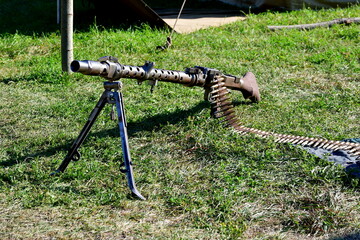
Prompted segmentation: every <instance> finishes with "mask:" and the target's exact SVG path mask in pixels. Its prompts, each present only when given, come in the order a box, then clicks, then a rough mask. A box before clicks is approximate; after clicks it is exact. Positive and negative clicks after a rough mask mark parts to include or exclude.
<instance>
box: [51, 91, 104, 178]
mask: <svg viewBox="0 0 360 240" xmlns="http://www.w3.org/2000/svg"><path fill="white" fill-rule="evenodd" d="M108 93H109V90H105V91H104V92H103V94H102V95H101V97H100V99H99V101H98V103H97V104H96V106H95V108H94V109H93V110H92V112H91V114H90V116H89V118H88V120H87V122H86V124H85V125H84V127H83V128H82V130H81V132H80V134H79V136H78V137H77V139H76V140H75V141H74V143H73V144H72V146H71V148H70V149H69V151H68V153H67V155H66V157H65V159H64V160H63V161H62V163H61V164H60V166H59V168H58V169H57V170H56V171H55V172H53V173H51V175H54V174H56V173H59V172H64V171H65V169H66V167H67V166H68V165H69V163H70V161H78V160H80V158H81V154H80V153H79V151H78V149H79V147H80V146H81V144H82V143H83V142H84V140H85V138H86V136H87V135H88V133H89V131H90V129H91V127H92V126H93V124H94V122H95V120H96V118H97V117H98V116H99V114H100V112H101V110H102V109H103V108H104V106H105V104H106V103H107V101H108V100H107V97H108Z"/></svg>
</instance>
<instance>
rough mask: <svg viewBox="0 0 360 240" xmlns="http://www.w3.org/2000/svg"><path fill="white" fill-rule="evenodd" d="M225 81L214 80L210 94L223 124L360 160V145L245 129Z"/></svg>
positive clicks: (241, 132) (215, 114)
mask: <svg viewBox="0 0 360 240" xmlns="http://www.w3.org/2000/svg"><path fill="white" fill-rule="evenodd" d="M224 80H225V79H224V78H222V77H215V78H214V80H213V85H212V87H211V92H210V103H211V112H212V115H213V116H214V117H216V118H222V119H223V122H224V123H225V124H226V125H227V126H230V127H232V128H233V129H234V130H235V131H236V132H237V133H239V134H242V135H245V134H248V133H252V134H255V135H258V136H260V137H263V138H266V137H272V138H274V139H275V141H276V142H278V143H292V144H296V145H301V146H304V147H317V148H322V149H326V150H331V151H336V150H344V151H346V152H347V153H349V154H350V155H351V156H354V157H356V159H357V160H360V144H359V143H351V142H342V141H332V140H327V139H320V138H309V137H302V136H294V135H286V134H278V133H273V132H266V131H262V130H259V129H255V128H249V127H245V126H244V125H242V123H241V121H240V119H239V118H238V117H237V116H236V114H235V111H234V106H233V104H232V102H231V100H230V91H229V90H228V88H226V87H224V83H223V81H224Z"/></svg>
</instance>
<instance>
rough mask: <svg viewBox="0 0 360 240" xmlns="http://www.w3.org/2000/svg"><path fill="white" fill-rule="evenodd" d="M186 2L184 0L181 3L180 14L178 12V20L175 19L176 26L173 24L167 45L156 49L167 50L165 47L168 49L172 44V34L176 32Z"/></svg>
mask: <svg viewBox="0 0 360 240" xmlns="http://www.w3.org/2000/svg"><path fill="white" fill-rule="evenodd" d="M185 3H186V0H184V1H183V3H182V5H181V8H180V11H179V14H178V16H177V18H176V20H175V23H174V26H173V28H172V30H171V32H170V35H169V36H168V37H167V38H166V43H165V45H164V46H157V47H156V49H160V50H165V49H167V48H169V47H170V46H171V44H172V35H173V34H174V32H175V27H176V24H177V22H178V20H179V18H180V15H181V13H182V11H183V9H184V6H185Z"/></svg>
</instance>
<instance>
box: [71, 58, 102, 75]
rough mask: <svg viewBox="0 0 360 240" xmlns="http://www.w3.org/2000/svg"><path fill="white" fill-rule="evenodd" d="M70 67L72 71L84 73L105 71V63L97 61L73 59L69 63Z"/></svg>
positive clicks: (92, 73)
mask: <svg viewBox="0 0 360 240" xmlns="http://www.w3.org/2000/svg"><path fill="white" fill-rule="evenodd" d="M70 69H71V71H73V72H79V73H82V74H85V75H95V76H98V75H101V74H103V73H106V71H107V64H105V63H102V62H97V61H90V60H83V61H78V60H74V61H72V62H71V64H70Z"/></svg>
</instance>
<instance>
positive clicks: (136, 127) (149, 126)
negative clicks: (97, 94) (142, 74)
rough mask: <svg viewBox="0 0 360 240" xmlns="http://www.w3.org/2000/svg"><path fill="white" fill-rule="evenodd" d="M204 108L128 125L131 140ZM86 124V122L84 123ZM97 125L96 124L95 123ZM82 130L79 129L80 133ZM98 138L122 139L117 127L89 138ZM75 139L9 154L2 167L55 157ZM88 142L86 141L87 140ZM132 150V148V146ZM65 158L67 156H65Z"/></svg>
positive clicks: (207, 105)
mask: <svg viewBox="0 0 360 240" xmlns="http://www.w3.org/2000/svg"><path fill="white" fill-rule="evenodd" d="M204 108H209V103H208V102H200V103H199V104H197V105H195V106H194V107H193V108H191V109H187V110H177V111H175V112H173V113H166V114H158V115H155V116H152V117H149V118H146V119H143V120H140V121H137V122H130V123H128V135H129V138H131V136H133V135H134V134H136V133H137V132H142V131H154V130H155V131H158V130H160V129H161V128H162V126H164V125H167V124H176V123H179V122H181V121H183V120H184V119H187V117H188V116H192V115H194V114H196V113H197V112H199V111H201V110H202V109H204ZM84 124H85V122H84ZM95 124H96V122H95ZM80 130H81V129H79V132H80ZM92 136H94V137H96V138H104V137H108V136H111V137H116V138H119V139H120V136H119V129H118V128H117V127H115V128H111V129H107V130H103V131H98V132H91V131H90V133H89V135H88V137H92ZM74 140H75V139H69V140H68V144H64V145H60V146H56V147H52V148H48V149H46V150H44V151H39V152H36V153H30V154H28V155H27V156H24V157H20V156H18V155H17V154H16V153H15V152H8V155H9V159H8V160H6V161H1V162H0V166H4V167H5V166H8V167H9V166H13V165H16V164H19V163H22V162H25V161H31V160H32V159H33V158H36V157H50V156H52V155H54V154H55V153H56V152H59V151H64V150H68V149H69V148H70V147H71V144H72V143H73V141H74ZM85 141H86V140H85ZM130 148H131V146H130ZM64 157H65V155H64Z"/></svg>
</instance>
